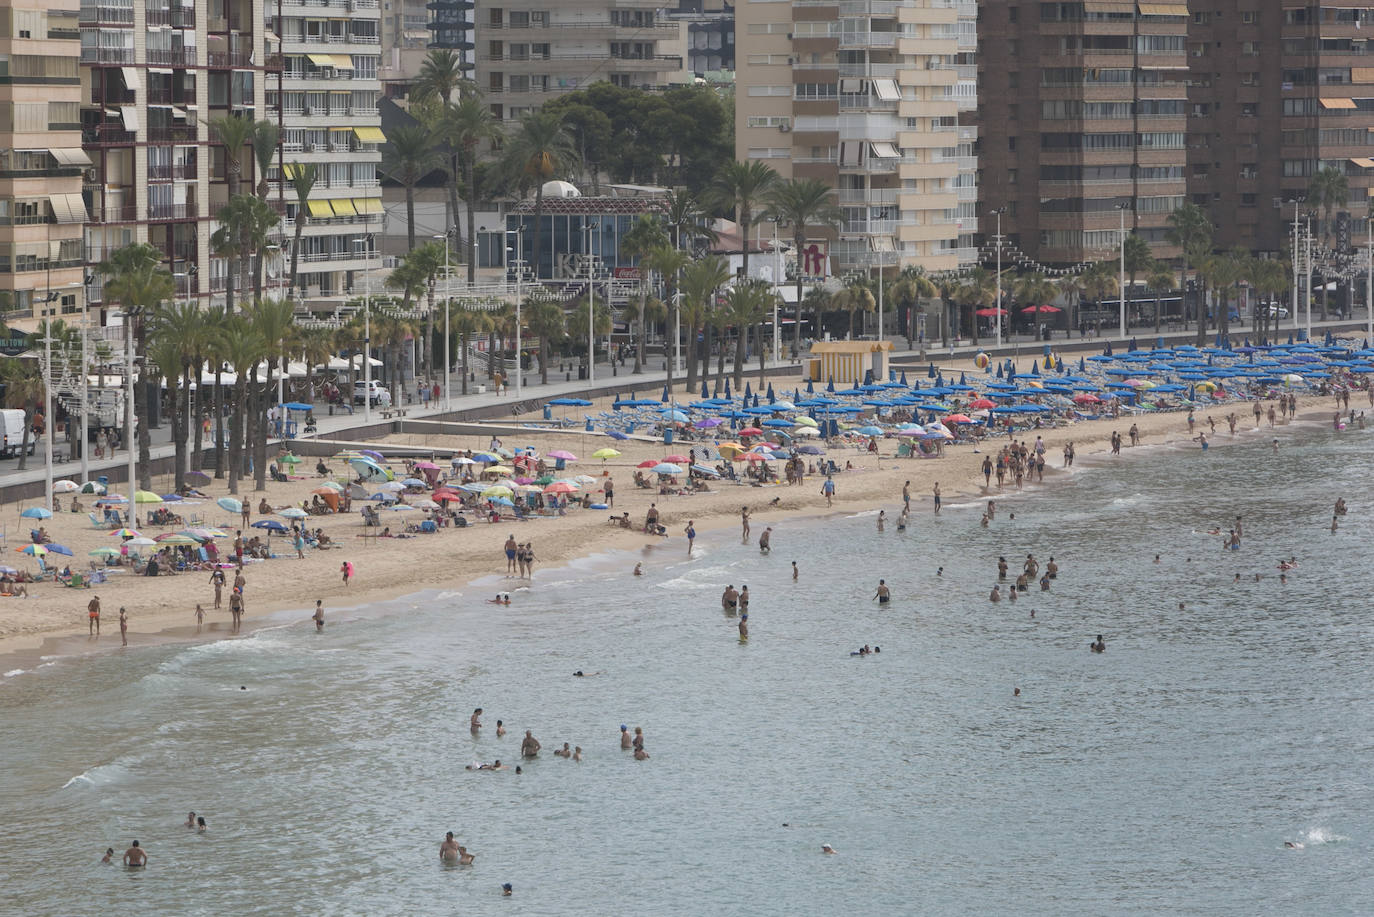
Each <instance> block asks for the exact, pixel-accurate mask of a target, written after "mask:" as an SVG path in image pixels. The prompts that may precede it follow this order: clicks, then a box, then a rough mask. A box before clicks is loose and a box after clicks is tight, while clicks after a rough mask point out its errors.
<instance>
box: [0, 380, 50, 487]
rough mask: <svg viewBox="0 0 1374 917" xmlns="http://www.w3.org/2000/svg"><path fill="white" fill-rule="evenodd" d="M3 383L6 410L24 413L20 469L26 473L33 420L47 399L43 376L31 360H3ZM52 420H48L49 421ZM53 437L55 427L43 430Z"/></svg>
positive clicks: (46, 427)
mask: <svg viewBox="0 0 1374 917" xmlns="http://www.w3.org/2000/svg"><path fill="white" fill-rule="evenodd" d="M0 379H3V380H4V383H5V407H7V408H11V409H14V410H20V411H23V412H24V435H23V437H22V438H21V439H20V444H19V466H18V470H19V471H23V470H24V468H25V465H26V464H27V463H28V460H29V434H30V433H31V431H32V430H33V416H34V414H35V413H36V412H37V411H38V406H39V405H40V404H42V403H43V401H44V398H45V397H46V389H45V388H44V386H43V374H42V373H41V372H40V371H39V368H38V365H37V364H36V363H35V362H34V361H32V360H12V359H6V360H0ZM50 419H51V418H49V420H50ZM43 429H44V430H45V431H46V433H45V435H47V436H51V435H52V425H51V424H50V423H49V424H48V425H47V426H45V427H44V428H43Z"/></svg>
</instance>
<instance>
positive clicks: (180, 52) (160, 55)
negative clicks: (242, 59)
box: [82, 48, 246, 67]
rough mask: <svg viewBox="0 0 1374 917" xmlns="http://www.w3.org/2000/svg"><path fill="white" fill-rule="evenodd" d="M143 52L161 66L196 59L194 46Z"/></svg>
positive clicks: (191, 64)
mask: <svg viewBox="0 0 1374 917" xmlns="http://www.w3.org/2000/svg"><path fill="white" fill-rule="evenodd" d="M82 50H83V52H84V50H85V49H82ZM144 54H145V56H146V57H147V58H148V60H147V63H149V64H152V65H153V66H161V67H194V66H195V65H196V60H197V58H196V49H195V48H166V49H163V48H149V49H148V50H147V51H145V52H144ZM245 56H246V55H245Z"/></svg>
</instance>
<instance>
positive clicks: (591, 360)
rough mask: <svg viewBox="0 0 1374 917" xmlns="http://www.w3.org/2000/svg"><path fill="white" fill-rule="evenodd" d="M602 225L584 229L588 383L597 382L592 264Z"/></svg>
mask: <svg viewBox="0 0 1374 917" xmlns="http://www.w3.org/2000/svg"><path fill="white" fill-rule="evenodd" d="M600 225H601V224H600V223H596V222H593V223H588V224H587V225H586V226H583V227H582V232H583V234H584V237H585V239H586V245H585V246H584V248H585V249H586V252H587V382H588V383H591V382H593V381H595V373H594V371H593V366H594V365H595V364H596V286H595V281H596V278H595V275H594V273H593V264H592V230H593V229H596V228H598V227H599V226H600Z"/></svg>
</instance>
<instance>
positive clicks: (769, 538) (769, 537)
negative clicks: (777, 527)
mask: <svg viewBox="0 0 1374 917" xmlns="http://www.w3.org/2000/svg"><path fill="white" fill-rule="evenodd" d="M759 553H760V554H771V553H773V527H772V526H771V525H770V526H768V527H767V528H766V529H764V530H763V534H762V535H760V536H759Z"/></svg>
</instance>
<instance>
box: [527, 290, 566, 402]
mask: <svg viewBox="0 0 1374 917" xmlns="http://www.w3.org/2000/svg"><path fill="white" fill-rule="evenodd" d="M521 311H522V312H523V313H524V317H525V324H526V325H527V326H528V327H529V330H530V334H532V335H534V336H535V337H536V338H537V339H538V340H539V381H540V382H542V383H543V384H545V385H547V384H548V382H549V362H550V359H551V358H552V355H553V348H552V343H553V341H554V340H555V339H560V340H561V339H562V337H563V334H564V327H565V324H566V321H567V316H566V315H565V314H564V312H563V307H562V306H560V305H559V304H558V303H556V302H551V301H549V300H547V299H526V300H525V302H524V303H523V305H522V307H521Z"/></svg>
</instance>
